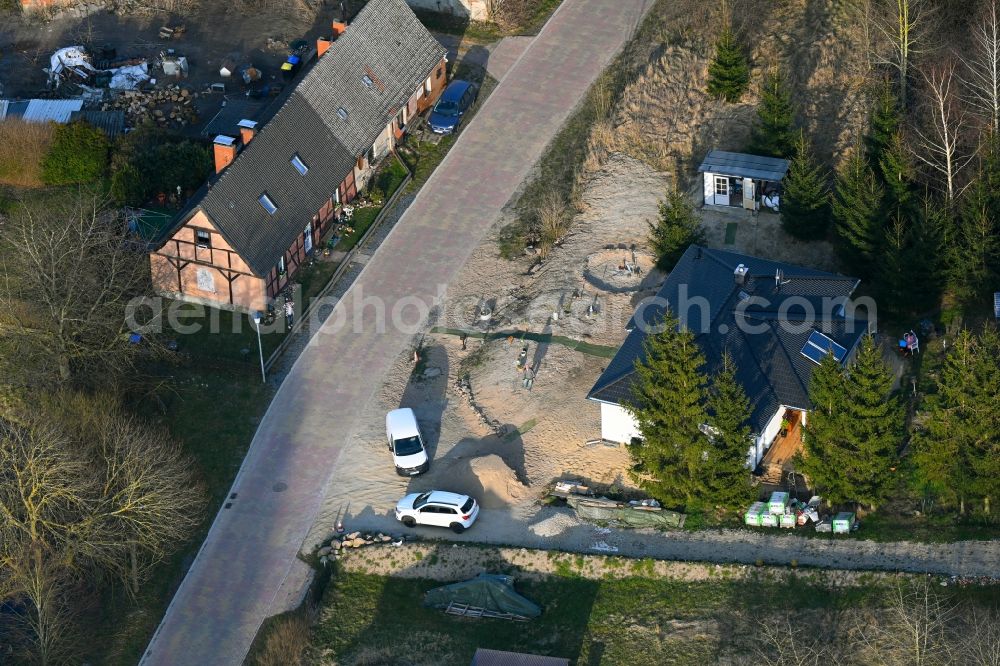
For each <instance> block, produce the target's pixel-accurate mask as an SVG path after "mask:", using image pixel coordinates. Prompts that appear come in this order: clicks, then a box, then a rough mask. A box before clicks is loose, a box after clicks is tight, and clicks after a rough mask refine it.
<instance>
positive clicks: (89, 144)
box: [42, 122, 110, 185]
mask: <svg viewBox="0 0 1000 666" xmlns="http://www.w3.org/2000/svg"><path fill="white" fill-rule="evenodd" d="M109 148H110V144H109V143H108V137H107V136H105V134H104V132H102V131H101V130H99V129H97V128H96V127H92V126H90V125H88V124H87V123H82V122H75V123H69V124H68V125H59V126H57V127H56V129H55V132H54V134H53V136H52V146H51V147H50V148H49V152H48V154H46V155H45V158H44V159H43V160H42V180H43V181H45V183H46V184H48V185H70V184H73V183H92V182H94V181H97V180H98V179H100V178H101V176H102V175H103V174H104V170H105V168H106V167H107V165H108V150H109Z"/></svg>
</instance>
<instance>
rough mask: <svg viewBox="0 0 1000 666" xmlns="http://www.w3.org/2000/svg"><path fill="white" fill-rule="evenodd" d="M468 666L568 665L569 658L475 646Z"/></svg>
mask: <svg viewBox="0 0 1000 666" xmlns="http://www.w3.org/2000/svg"><path fill="white" fill-rule="evenodd" d="M470 666H569V659H566V658H563V657H547V656H543V655H538V654H525V653H523V652H504V651H502V650H490V649H487V648H476V654H474V655H473V656H472V664H471V665H470Z"/></svg>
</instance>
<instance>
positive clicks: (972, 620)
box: [960, 605, 1000, 666]
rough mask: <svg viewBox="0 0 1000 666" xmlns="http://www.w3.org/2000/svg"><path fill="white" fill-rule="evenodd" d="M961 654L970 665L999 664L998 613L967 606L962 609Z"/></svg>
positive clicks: (999, 621)
mask: <svg viewBox="0 0 1000 666" xmlns="http://www.w3.org/2000/svg"><path fill="white" fill-rule="evenodd" d="M962 617H963V619H964V620H965V625H964V626H963V627H962V628H961V641H960V644H961V645H962V648H963V649H962V656H963V658H964V663H966V664H969V665H970V666H1000V613H998V612H997V611H996V610H995V609H983V608H980V607H978V606H972V605H970V606H968V607H966V608H964V609H963V612H962Z"/></svg>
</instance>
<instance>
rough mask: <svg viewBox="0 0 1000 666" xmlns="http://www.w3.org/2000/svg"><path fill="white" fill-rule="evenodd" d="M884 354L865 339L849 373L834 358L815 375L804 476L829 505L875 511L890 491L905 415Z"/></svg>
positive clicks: (821, 366)
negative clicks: (852, 504) (851, 505)
mask: <svg viewBox="0 0 1000 666" xmlns="http://www.w3.org/2000/svg"><path fill="white" fill-rule="evenodd" d="M892 384H893V377H892V372H891V370H890V369H889V367H888V366H887V365H886V364H885V361H884V360H883V359H882V352H881V350H879V348H878V347H877V346H876V345H875V342H874V340H873V339H872V337H871V336H866V337H865V338H864V339H863V340H862V343H861V346H860V348H859V349H858V352H857V358H856V359H855V361H854V363H853V364H852V365H851V368H850V371H849V372H845V371H844V370H843V368H841V367H840V364H839V363H837V362H836V361H835V360H834V359H833V357H832V355H828V356H826V357H825V358H824V359H823V361H822V362H821V363H820V365H819V367H818V368H816V369H815V370H814V371H813V376H812V380H811V381H810V384H809V395H810V399H811V400H812V403H813V411H811V412H810V413H809V417H808V419H807V423H806V438H805V440H804V442H803V447H804V450H805V455H804V456H803V459H802V461H801V463H800V465H801V469H802V471H803V472H804V473H805V474H806V476H808V477H809V479H810V481H811V482H812V483H813V485H814V486H815V487H816V488H817V489H818V490H819V491H820V492H822V493H824V494H825V495H826V497H827V499H828V500H830V501H832V502H834V503H837V504H840V503H845V502H858V503H859V504H862V505H866V506H869V507H871V508H875V507H877V506H878V505H879V504H881V502H882V501H883V500H885V499H886V498H887V497H888V496H889V493H890V492H891V491H892V490H893V484H894V476H893V468H894V467H895V466H896V465H897V450H898V448H899V446H900V444H901V443H902V441H903V435H904V417H905V414H904V412H903V409H902V405H901V404H900V403H899V400H898V399H897V398H896V397H895V396H894V395H893V392H892Z"/></svg>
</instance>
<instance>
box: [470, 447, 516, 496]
mask: <svg viewBox="0 0 1000 666" xmlns="http://www.w3.org/2000/svg"><path fill="white" fill-rule="evenodd" d="M469 469H470V470H471V471H472V475H473V476H474V477H475V478H476V480H477V481H478V482H479V485H480V486H481V488H482V490H481V491H480V493H479V503H480V504H481V505H482V506H484V507H486V508H487V509H492V508H497V507H501V506H507V505H510V504H514V503H516V502H517V501H518V500H519V499H521V498H522V497H524V496H525V495H526V494H527V493H528V488H527V487H525V486H524V485H523V484H522V483H521V482H520V481H518V480H517V475H516V474H514V470H512V469H511V468H510V467H508V466H507V463H505V462H504V461H503V458H501V457H500V456H498V455H496V454H493V455H488V456H482V457H479V458H473V459H472V460H470V461H469Z"/></svg>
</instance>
